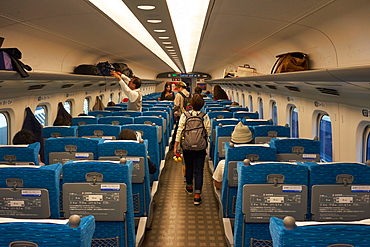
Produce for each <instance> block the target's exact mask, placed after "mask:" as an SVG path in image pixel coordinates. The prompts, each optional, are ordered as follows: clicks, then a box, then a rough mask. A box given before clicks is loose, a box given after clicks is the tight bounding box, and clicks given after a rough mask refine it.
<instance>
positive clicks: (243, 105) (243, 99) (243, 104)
mask: <svg viewBox="0 0 370 247" xmlns="http://www.w3.org/2000/svg"><path fill="white" fill-rule="evenodd" d="M244 97H245V96H244V93H243V94H242V107H245V98H244Z"/></svg>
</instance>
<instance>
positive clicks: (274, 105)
mask: <svg viewBox="0 0 370 247" xmlns="http://www.w3.org/2000/svg"><path fill="white" fill-rule="evenodd" d="M270 118H271V119H272V123H273V125H278V120H279V119H278V113H277V103H276V101H275V100H271V101H270Z"/></svg>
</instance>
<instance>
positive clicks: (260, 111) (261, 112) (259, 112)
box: [258, 98, 263, 119]
mask: <svg viewBox="0 0 370 247" xmlns="http://www.w3.org/2000/svg"><path fill="white" fill-rule="evenodd" d="M258 114H259V117H260V119H263V101H262V99H261V98H258Z"/></svg>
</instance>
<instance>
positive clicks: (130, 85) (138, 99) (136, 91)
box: [111, 68, 143, 111]
mask: <svg viewBox="0 0 370 247" xmlns="http://www.w3.org/2000/svg"><path fill="white" fill-rule="evenodd" d="M117 69H118V68H116V70H115V71H112V72H111V76H113V77H116V78H117V79H118V81H119V85H120V86H121V89H122V91H123V92H124V93H125V94H126V96H127V97H128V104H127V110H128V111H142V101H143V95H142V94H141V90H140V87H141V79H140V78H138V77H133V78H131V79H130V78H129V77H127V76H126V75H124V74H123V72H122V71H119V70H117Z"/></svg>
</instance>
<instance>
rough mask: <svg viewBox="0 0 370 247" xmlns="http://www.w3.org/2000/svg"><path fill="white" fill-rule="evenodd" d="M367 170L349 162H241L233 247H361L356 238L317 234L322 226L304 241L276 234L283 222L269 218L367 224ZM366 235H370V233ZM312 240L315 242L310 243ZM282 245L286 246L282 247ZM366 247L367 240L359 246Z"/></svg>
mask: <svg viewBox="0 0 370 247" xmlns="http://www.w3.org/2000/svg"><path fill="white" fill-rule="evenodd" d="M369 165H370V163H369V164H368V165H366V164H361V163H347V162H343V163H341V162H337V163H316V162H306V163H288V162H250V161H249V160H247V161H245V162H237V173H236V174H235V175H236V176H237V177H238V184H237V196H236V199H235V200H236V205H235V207H234V211H235V224H234V231H233V236H231V235H230V233H231V232H230V231H229V242H231V243H232V244H233V245H234V246H250V244H251V243H252V242H253V241H254V240H255V239H257V240H270V241H271V240H273V241H274V242H273V244H274V246H312V244H313V243H315V246H328V245H329V244H333V243H341V242H338V241H342V240H344V239H346V240H347V241H346V242H342V244H343V243H349V244H351V243H352V244H353V243H357V244H358V239H357V237H356V236H355V234H354V236H348V235H346V234H345V233H341V234H338V233H337V234H331V235H328V236H323V235H322V233H321V232H320V230H319V229H320V226H319V227H318V228H316V229H315V228H311V231H310V230H307V232H306V236H304V232H302V231H300V230H299V229H297V230H296V232H295V233H288V232H287V231H285V230H284V231H283V230H281V229H280V230H279V231H278V230H277V229H276V228H277V226H276V224H277V225H280V226H281V222H280V223H279V220H277V219H271V218H272V217H278V218H280V219H282V218H284V217H286V216H292V217H294V218H295V219H296V220H299V221H310V220H314V221H318V222H348V221H358V220H363V219H369V218H370V200H369V198H370V182H369V180H368V177H369V175H370V166H369ZM235 175H234V176H235ZM270 221H273V222H274V224H275V226H271V225H270V228H269V223H270ZM224 222H228V224H227V226H230V225H231V223H230V221H228V220H227V219H224ZM343 224H345V223H343ZM293 228H294V227H293ZM271 229H273V234H272V235H271V234H270V230H271ZM341 229H343V227H341ZM333 232H334V231H333ZM333 232H332V233H333ZM366 232H367V233H368V232H369V227H367V230H366ZM283 233H284V234H292V235H289V238H286V237H282V236H279V235H280V234H283ZM339 235H342V236H344V235H345V236H346V237H345V238H344V237H339ZM272 236H273V237H272ZM362 237H363V236H362ZM303 238H306V240H303ZM310 238H311V239H312V240H313V239H315V240H316V241H317V242H312V241H310ZM275 241H276V242H275ZM299 241H302V242H300V243H299ZM278 242H280V244H278ZM281 242H286V243H285V245H282V244H281ZM289 243H290V244H289ZM293 243H295V244H297V243H299V244H300V245H294V244H293ZM368 244H369V242H368V240H367V242H366V241H365V242H362V243H361V244H359V245H355V246H368ZM251 246H254V245H253V244H252V245H251Z"/></svg>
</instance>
